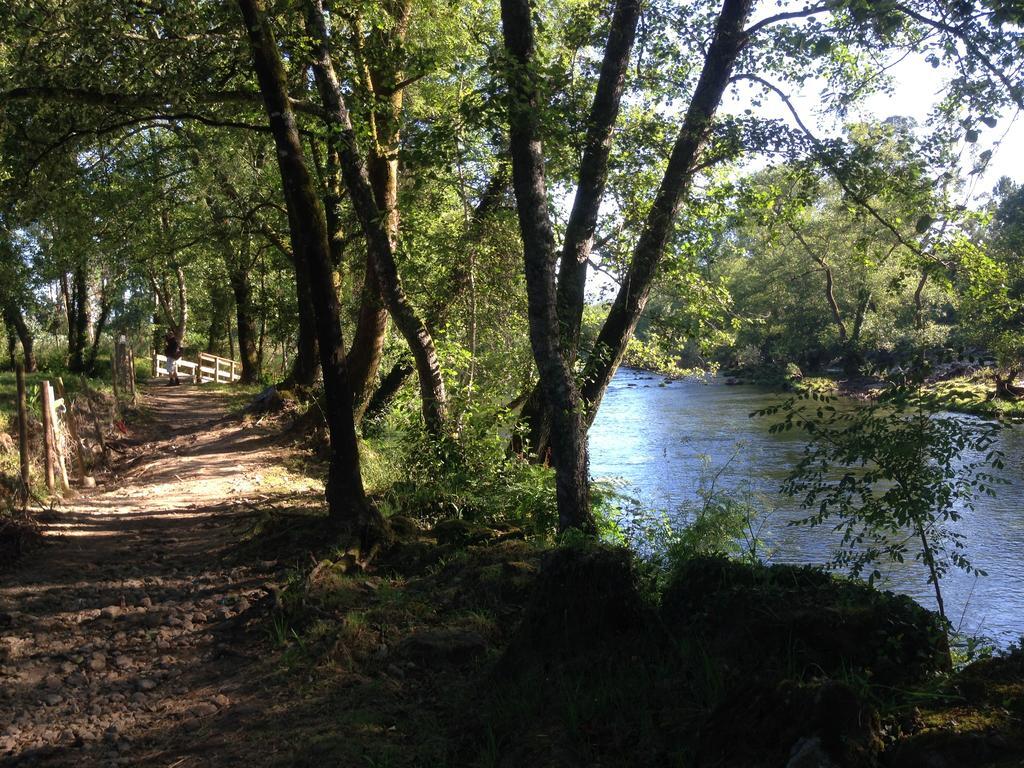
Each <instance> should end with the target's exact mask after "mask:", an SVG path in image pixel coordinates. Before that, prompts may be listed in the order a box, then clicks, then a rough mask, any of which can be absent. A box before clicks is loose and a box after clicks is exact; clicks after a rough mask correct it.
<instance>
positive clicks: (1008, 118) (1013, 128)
mask: <svg viewBox="0 0 1024 768" xmlns="http://www.w3.org/2000/svg"><path fill="white" fill-rule="evenodd" d="M889 72H890V74H891V76H892V87H891V90H890V91H889V92H885V93H876V94H872V95H871V96H869V97H868V98H866V99H865V100H864V101H863V103H861V104H859V105H858V106H857V107H856V108H854V109H852V110H851V113H850V115H849V116H848V117H847V118H845V119H844V121H842V122H853V121H856V120H861V119H868V118H871V119H875V120H884V119H886V118H888V117H894V116H899V117H910V118H913V119H914V120H916V121H917V123H918V124H919V125H921V126H922V131H924V130H927V128H926V127H925V122H926V121H927V119H928V116H929V113H930V112H931V110H932V108H933V107H934V105H935V104H936V103H937V102H938V101H939V100H940V98H941V97H942V90H943V86H944V84H945V80H946V78H948V77H949V74H948V71H944V70H943V68H942V67H940V68H938V69H935V68H933V67H932V66H931V65H930V64H928V63H927V62H926V61H925V60H924V56H923V55H917V54H911V55H909V56H906V57H905V58H903V60H902V61H899V62H898V63H893V65H892V67H891V69H890V70H889ZM820 87H821V86H820V83H814V82H811V83H808V85H807V86H805V87H804V90H803V91H802V92H789V96H790V98H791V100H792V102H793V105H794V107H795V109H796V110H797V112H798V113H799V114H800V117H801V120H803V122H804V123H805V124H806V125H807V126H808V128H809V129H810V130H812V131H813V132H814V133H815V135H817V136H818V137H819V138H826V137H829V136H837V135H839V134H840V133H841V131H842V122H837V121H836V120H835V119H834V118H833V117H831V116H829V115H827V114H825V113H824V112H823V110H822V109H821V108H820V104H821V97H820ZM750 93H752V91H751V90H750V89H747V88H744V87H743V86H736V87H735V89H734V91H733V93H732V94H731V95H728V96H727V97H726V99H725V101H724V102H723V104H722V109H721V111H722V112H728V113H732V114H741V113H743V111H744V110H745V109H747V108H752V109H754V111H755V113H756V114H758V115H761V116H764V117H769V118H779V119H782V120H785V121H786V123H787V124H788V125H790V126H791V127H793V128H796V123H795V121H794V120H793V117H792V115H791V113H790V112H789V109H788V108H787V107H786V106H785V104H783V102H782V101H781V99H779V98H778V97H776V96H775V95H774V94H772V95H769V96H766V97H764V98H763V101H762V105H761V106H760V107H754V106H753V105H752V104H751V103H750V101H749V95H750ZM977 128H978V130H979V131H980V136H979V138H978V141H977V142H976V143H975V144H973V145H967V144H966V143H963V144H962V150H963V151H962V153H961V157H962V162H961V171H962V173H963V175H964V178H966V179H968V182H967V185H966V188H965V190H964V193H963V199H962V202H963V203H964V204H966V205H968V206H970V207H980V206H981V205H982V204H983V203H984V201H985V198H986V196H987V195H989V194H990V193H991V192H992V189H993V187H994V186H995V184H996V182H997V181H998V180H999V179H1000V178H1001V177H1003V176H1009V177H1010V178H1012V179H1014V180H1015V181H1016V182H1017V183H1018V184H1022V183H1024V115H1022V114H1020V111H1019V110H1017V111H1016V112H1010V113H1007V114H1003V115H1000V116H998V122H997V123H996V126H995V128H988V127H986V126H984V125H980V124H979V125H978V126H977ZM986 149H991V150H992V158H991V160H990V161H989V163H988V166H987V167H986V170H985V172H984V173H982V174H978V175H974V176H969V175H968V172H969V171H970V170H971V167H972V157H973V156H975V155H976V154H977V153H979V152H982V151H984V150H986ZM765 164H766V160H765V159H764V158H753V159H752V160H751V161H750V162H749V163H748V164H747V166H746V167H747V168H748V170H755V169H756V168H758V167H763V166H764V165H765ZM571 204H572V197H571V195H570V196H568V198H567V200H566V201H565V210H566V212H568V210H569V207H570V206H571ZM613 289H614V285H613V283H612V281H611V280H610V279H609V278H608V276H607V275H604V274H602V273H600V272H596V271H594V270H593V269H591V270H590V271H589V274H588V278H587V294H588V299H589V300H591V301H599V300H602V299H603V298H604V297H606V296H607V292H608V291H609V290H613Z"/></svg>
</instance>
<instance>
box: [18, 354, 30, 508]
mask: <svg viewBox="0 0 1024 768" xmlns="http://www.w3.org/2000/svg"><path fill="white" fill-rule="evenodd" d="M15 370H16V375H17V379H18V452H19V454H20V455H21V489H20V495H21V504H22V506H23V507H24V506H25V505H26V504H28V496H29V488H28V484H29V480H30V477H29V472H30V466H29V461H28V397H27V396H26V394H25V366H24V365H23V364H22V363H20V362H19V363H18V364H17V367H16V369H15Z"/></svg>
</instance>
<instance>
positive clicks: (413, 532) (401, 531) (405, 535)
mask: <svg viewBox="0 0 1024 768" xmlns="http://www.w3.org/2000/svg"><path fill="white" fill-rule="evenodd" d="M388 525H389V526H390V527H391V532H392V533H393V534H394V535H395V536H396V537H397V538H399V539H412V538H415V537H416V536H419V535H420V527H419V525H417V524H416V521H415V520H413V519H412V518H411V517H406V516H405V515H392V516H391V517H389V518H388Z"/></svg>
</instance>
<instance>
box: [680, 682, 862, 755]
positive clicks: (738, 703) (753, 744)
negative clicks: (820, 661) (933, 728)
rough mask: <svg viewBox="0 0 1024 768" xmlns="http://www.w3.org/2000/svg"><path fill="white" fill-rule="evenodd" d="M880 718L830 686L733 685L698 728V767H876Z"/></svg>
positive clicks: (841, 687) (843, 688) (850, 692)
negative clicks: (699, 728)
mask: <svg viewBox="0 0 1024 768" xmlns="http://www.w3.org/2000/svg"><path fill="white" fill-rule="evenodd" d="M881 748H882V740H881V725H880V720H879V717H878V713H877V712H876V711H875V710H874V708H873V707H872V706H871V705H870V704H869V703H868V702H866V701H865V700H864V699H862V698H861V697H860V695H859V694H858V693H857V692H856V691H855V690H854V689H853V688H851V687H850V686H848V685H846V684H844V683H838V682H834V681H829V680H826V681H813V682H810V683H795V682H793V681H791V680H783V681H781V682H779V683H777V684H772V683H769V682H765V681H745V682H743V683H740V684H738V685H734V686H733V687H732V689H731V690H729V691H728V692H727V693H726V694H725V695H724V697H723V698H722V700H721V702H719V704H718V705H717V706H716V707H715V708H714V709H713V710H712V711H711V713H710V714H709V715H708V717H707V720H706V721H705V723H704V724H703V726H702V727H701V730H700V736H699V744H698V750H697V756H696V757H697V759H696V760H695V763H694V764H695V765H722V766H727V765H728V766H733V765H736V766H741V765H785V766H787V768H839V767H841V768H875V766H877V764H878V756H879V754H880V752H881Z"/></svg>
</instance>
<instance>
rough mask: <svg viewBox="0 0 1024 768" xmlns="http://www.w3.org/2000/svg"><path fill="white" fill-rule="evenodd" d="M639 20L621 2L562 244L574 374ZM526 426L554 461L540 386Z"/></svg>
mask: <svg viewBox="0 0 1024 768" xmlns="http://www.w3.org/2000/svg"><path fill="white" fill-rule="evenodd" d="M639 19H640V3H639V0H619V2H617V3H616V5H615V11H614V13H613V15H612V22H611V26H610V27H609V30H608V42H607V44H606V45H605V50H604V57H603V58H602V61H601V74H600V76H599V78H598V81H597V88H596V90H595V91H594V100H593V103H592V104H591V106H590V116H589V118H588V120H587V136H586V139H585V142H584V147H583V157H582V158H581V160H580V168H579V183H578V185H577V187H576V196H575V198H574V199H573V204H572V210H571V212H570V213H569V221H568V223H567V224H566V228H565V239H564V241H563V243H562V253H561V261H560V267H559V271H558V320H559V323H560V324H561V333H562V351H563V353H564V354H565V356H566V361H567V363H568V364H569V366H570V368H572V367H573V366H574V365H575V363H576V357H577V355H578V353H579V343H580V328H581V326H582V324H583V307H584V304H585V303H586V302H585V298H586V295H585V289H586V283H587V263H588V260H589V258H590V251H591V248H592V247H593V243H594V232H595V230H596V228H597V214H598V211H599V210H600V207H601V200H602V199H603V197H604V189H605V184H606V182H607V179H608V157H609V155H610V153H611V148H612V133H613V131H614V128H615V123H616V121H617V120H618V116H619V106H620V103H621V100H622V91H623V87H624V84H625V80H626V70H627V69H628V67H629V60H630V55H631V52H632V49H633V41H634V39H635V37H636V28H637V23H638V21H639ZM520 420H521V421H522V423H523V424H524V426H525V434H526V440H527V442H528V443H529V447H530V449H531V450H532V451H533V452H534V455H535V456H537V457H538V458H539V459H540V460H543V459H544V457H546V456H547V455H548V446H549V439H550V436H551V421H552V414H551V409H550V408H549V407H548V403H547V400H546V399H545V398H544V397H543V395H542V392H541V387H540V384H539V383H538V384H537V386H536V387H534V390H533V392H532V393H531V394H530V397H529V398H527V400H526V402H525V403H524V404H523V408H522V411H521V412H520ZM517 439H518V438H516V439H514V440H517ZM513 448H514V450H516V451H517V452H524V451H525V450H526V446H523V445H520V444H514V445H513Z"/></svg>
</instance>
